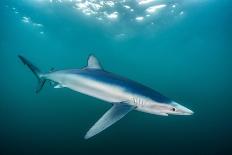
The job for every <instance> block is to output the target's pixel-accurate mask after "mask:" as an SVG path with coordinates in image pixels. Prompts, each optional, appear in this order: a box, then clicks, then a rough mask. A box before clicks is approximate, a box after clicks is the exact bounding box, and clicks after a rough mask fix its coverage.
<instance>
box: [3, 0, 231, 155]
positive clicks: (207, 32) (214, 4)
mask: <svg viewBox="0 0 232 155" xmlns="http://www.w3.org/2000/svg"><path fill="white" fill-rule="evenodd" d="M231 8H232V2H231V1H230V0H227V1H226V0H158V1H156V0H155V1H152V0H150V1H149V0H118V1H114V0H112V1H104V0H102V1H100V0H86V1H85V0H50V1H49V0H1V2H0V10H1V11H0V17H1V24H0V70H1V74H0V85H1V94H0V144H1V145H0V154H2V155H7V154H25V155H26V154H29V155H32V154H44V155H45V154H48V155H51V154H56V155H57V154H64V155H68V154H81V155H82V154H133V155H134V154H148V155H150V154H155V155H158V154H178V155H188V154H194V155H196V154H204V155H211V154H215V155H216V154H231V151H232V140H231V138H232V123H231V122H232V121H231V118H232V115H231V110H232V93H231V88H232V80H231V79H232V72H231V71H232V70H231V68H232V29H231V27H232V18H231V15H232V10H231ZM90 53H92V54H94V55H95V56H96V57H98V59H99V60H100V62H101V64H102V66H103V67H104V69H105V70H108V71H111V72H114V73H116V74H119V75H122V76H125V77H127V78H130V79H133V80H136V81H138V82H140V83H143V84H144V85H147V86H149V87H151V88H153V89H155V90H157V91H159V92H160V93H162V94H164V95H165V96H168V97H170V98H171V99H173V100H175V101H176V102H178V103H181V104H182V105H184V106H186V107H188V108H190V109H192V110H193V111H194V115H191V116H168V117H163V116H156V115H151V114H146V113H141V112H137V111H133V112H131V113H129V114H128V115H127V116H126V117H124V118H123V119H122V120H120V121H119V122H117V123H116V124H114V125H113V126H111V127H110V128H108V129H107V130H105V131H103V132H102V133H101V134H99V135H97V136H95V137H93V138H91V139H89V140H85V139H84V135H85V133H86V132H87V131H88V129H89V128H90V127H91V126H92V124H93V123H94V122H95V121H97V120H98V118H99V117H100V116H102V115H103V113H104V112H105V111H106V110H107V109H109V108H110V104H108V103H105V102H103V101H99V100H97V99H95V98H91V97H89V96H85V95H83V94H79V93H77V92H74V91H71V90H68V89H53V87H51V86H50V85H49V84H46V85H45V87H44V88H43V90H42V91H41V92H40V93H39V94H35V87H36V79H35V77H34V75H33V74H32V73H31V72H30V71H29V70H28V68H26V66H24V65H23V64H22V63H21V62H20V60H19V59H18V57H17V55H18V54H21V55H24V56H25V57H27V58H28V59H29V60H31V61H32V62H33V63H35V64H36V65H37V66H38V67H39V68H41V70H43V71H44V72H47V71H49V70H50V69H51V68H55V69H57V70H58V69H66V68H81V67H84V66H85V65H86V63H87V57H88V55H89V54H90Z"/></svg>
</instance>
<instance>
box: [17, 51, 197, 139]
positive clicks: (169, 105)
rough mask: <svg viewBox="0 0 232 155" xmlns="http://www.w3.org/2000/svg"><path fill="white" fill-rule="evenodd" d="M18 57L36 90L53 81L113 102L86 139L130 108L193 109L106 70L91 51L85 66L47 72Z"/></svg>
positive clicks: (158, 112) (183, 111) (57, 85)
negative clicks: (32, 79) (35, 84)
mask: <svg viewBox="0 0 232 155" xmlns="http://www.w3.org/2000/svg"><path fill="white" fill-rule="evenodd" d="M18 57H19V59H20V60H21V61H22V62H23V63H24V64H25V65H26V66H27V67H28V68H29V69H30V70H31V71H32V73H33V74H34V75H35V77H36V78H37V80H38V85H37V87H36V90H35V91H36V93H39V92H40V91H41V89H42V88H43V86H44V84H45V82H46V81H49V82H52V83H54V84H55V85H54V88H69V89H71V90H73V91H76V92H79V93H82V94H85V95H88V96H92V97H95V98H97V99H100V100H103V101H105V102H109V103H111V104H112V107H111V108H110V109H109V110H108V111H106V112H105V113H104V114H103V116H102V117H101V118H100V119H99V120H97V122H96V123H95V124H93V126H92V127H91V128H90V129H89V130H88V132H87V133H86V135H85V136H84V138H85V139H89V138H91V137H93V136H95V135H97V134H98V133H100V132H102V131H103V130H105V129H106V128H108V127H110V126H111V125H113V124H114V123H116V122H117V121H119V120H120V119H121V118H123V117H124V116H125V115H127V114H128V113H129V112H131V111H133V110H137V111H140V112H144V113H150V114H154V115H161V116H168V115H192V114H193V113H194V112H193V111H192V110H190V109H188V108H187V107H185V106H183V105H181V104H179V103H177V102H175V101H173V100H172V99H170V98H168V97H166V96H164V95H162V94H160V93H159V92H157V91H155V90H154V89H151V88H149V87H147V86H145V85H142V84H140V83H138V82H136V81H133V80H130V79H128V78H125V77H122V76H119V75H116V74H113V73H111V72H108V71H106V70H105V69H104V68H103V67H102V65H101V63H100V61H99V60H98V59H97V58H96V57H95V56H94V55H93V54H90V55H89V57H88V62H87V66H86V67H83V68H80V69H65V70H55V71H54V70H51V71H50V72H47V73H44V72H41V70H40V69H39V68H38V67H36V66H35V65H34V64H32V63H31V62H30V61H29V60H28V59H26V58H25V57H23V56H22V55H18Z"/></svg>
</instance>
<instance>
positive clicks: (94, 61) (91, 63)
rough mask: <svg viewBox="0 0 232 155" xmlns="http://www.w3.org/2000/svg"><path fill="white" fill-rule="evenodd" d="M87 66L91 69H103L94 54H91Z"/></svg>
mask: <svg viewBox="0 0 232 155" xmlns="http://www.w3.org/2000/svg"><path fill="white" fill-rule="evenodd" d="M87 68H90V69H102V67H101V64H100V62H99V61H98V60H97V58H96V57H95V56H94V55H92V54H91V55H89V58H88V65H87Z"/></svg>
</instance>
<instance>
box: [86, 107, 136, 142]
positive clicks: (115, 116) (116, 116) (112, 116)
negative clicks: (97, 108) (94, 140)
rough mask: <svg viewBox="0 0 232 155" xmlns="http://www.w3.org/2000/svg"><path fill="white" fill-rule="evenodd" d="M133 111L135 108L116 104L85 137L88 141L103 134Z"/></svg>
mask: <svg viewBox="0 0 232 155" xmlns="http://www.w3.org/2000/svg"><path fill="white" fill-rule="evenodd" d="M133 109H135V107H133V106H131V105H128V104H126V103H116V104H114V105H113V106H112V107H111V108H110V109H109V110H108V111H107V112H106V113H105V114H104V115H103V116H102V117H101V118H100V119H99V120H98V121H97V122H96V123H95V124H94V125H93V126H92V127H91V128H90V129H89V131H88V132H87V133H86V135H85V139H88V138H90V137H92V136H94V135H96V134H98V133H100V132H102V131H103V130H105V129H106V128H108V127H109V126H111V125H112V124H114V123H115V122H117V121H118V120H120V119H121V118H123V117H124V116H125V115H126V114H127V113H128V112H130V111H132V110H133Z"/></svg>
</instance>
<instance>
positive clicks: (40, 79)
mask: <svg viewBox="0 0 232 155" xmlns="http://www.w3.org/2000/svg"><path fill="white" fill-rule="evenodd" d="M18 57H19V59H20V60H21V61H22V62H23V63H24V64H25V65H27V67H28V68H29V69H30V70H31V71H32V73H33V74H34V75H35V77H36V78H37V79H38V85H37V87H36V91H35V92H36V93H39V92H40V90H41V89H42V88H43V86H44V84H45V82H46V79H45V78H44V77H43V73H42V72H41V71H40V69H39V68H37V67H36V66H35V65H33V64H32V63H31V62H30V61H29V60H27V59H26V58H24V57H23V56H21V55H18Z"/></svg>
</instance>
